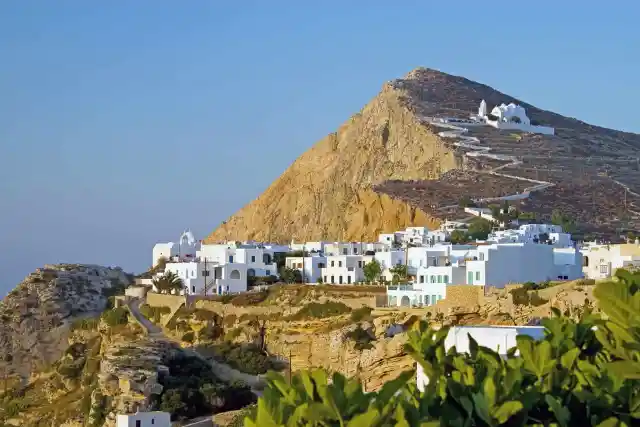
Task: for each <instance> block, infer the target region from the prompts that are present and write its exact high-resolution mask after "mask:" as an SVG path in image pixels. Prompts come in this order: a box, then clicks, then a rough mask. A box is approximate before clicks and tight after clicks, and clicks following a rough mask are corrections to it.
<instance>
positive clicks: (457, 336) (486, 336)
mask: <svg viewBox="0 0 640 427" xmlns="http://www.w3.org/2000/svg"><path fill="white" fill-rule="evenodd" d="M469 335H471V336H472V337H473V339H474V340H475V341H476V342H477V343H478V345H480V346H483V347H488V348H490V349H492V350H494V351H496V352H497V353H498V354H500V355H501V356H503V357H506V355H507V351H508V350H509V349H510V348H512V347H515V346H516V337H517V336H518V335H528V336H530V337H531V338H533V339H535V340H539V339H542V338H543V337H544V327H542V326H454V327H452V328H451V329H449V333H448V334H447V338H445V341H444V347H445V350H446V351H449V349H451V348H453V347H455V348H456V350H458V352H459V353H468V352H469ZM416 371H417V372H416V383H417V384H416V385H417V386H418V389H419V390H420V391H424V389H425V386H426V385H427V384H428V382H429V379H428V378H427V376H426V374H425V372H424V369H422V366H421V365H420V363H417V364H416Z"/></svg>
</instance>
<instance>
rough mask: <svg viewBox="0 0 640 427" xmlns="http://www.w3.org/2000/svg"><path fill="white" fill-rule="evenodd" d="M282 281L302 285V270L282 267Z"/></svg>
mask: <svg viewBox="0 0 640 427" xmlns="http://www.w3.org/2000/svg"><path fill="white" fill-rule="evenodd" d="M280 279H282V281H284V282H287V283H302V273H300V270H296V269H293V268H289V267H282V268H281V269H280Z"/></svg>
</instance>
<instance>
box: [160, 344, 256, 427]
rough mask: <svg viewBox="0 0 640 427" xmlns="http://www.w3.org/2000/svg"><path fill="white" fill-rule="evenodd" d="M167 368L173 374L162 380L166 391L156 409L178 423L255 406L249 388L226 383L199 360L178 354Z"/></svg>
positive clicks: (163, 376) (161, 378) (205, 363)
mask: <svg viewBox="0 0 640 427" xmlns="http://www.w3.org/2000/svg"><path fill="white" fill-rule="evenodd" d="M167 367H168V368H169V374H168V375H162V376H161V377H160V378H159V382H160V384H162V386H163V391H162V394H161V395H160V396H159V398H156V399H157V400H156V401H155V402H154V403H155V405H154V406H155V407H156V408H158V409H160V410H162V411H167V412H170V413H171V414H172V418H174V419H180V420H182V419H191V418H196V417H199V416H202V415H210V414H212V413H217V412H223V411H232V410H236V409H240V408H242V407H244V406H247V405H248V404H251V403H253V402H255V397H254V396H253V394H252V393H251V391H250V390H249V389H248V388H247V387H245V386H241V385H227V384H224V383H222V382H221V381H220V380H219V379H218V378H217V377H216V376H215V375H214V374H213V372H212V371H211V367H210V366H209V364H208V363H207V362H205V361H203V360H201V359H199V358H197V357H192V356H189V355H187V354H185V353H182V352H178V353H176V354H175V355H174V356H173V357H172V358H171V359H170V360H169V361H167Z"/></svg>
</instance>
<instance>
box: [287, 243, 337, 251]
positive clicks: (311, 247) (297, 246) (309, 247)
mask: <svg viewBox="0 0 640 427" xmlns="http://www.w3.org/2000/svg"><path fill="white" fill-rule="evenodd" d="M327 243H328V242H305V243H295V242H294V241H291V244H290V245H289V247H290V248H291V251H292V252H294V251H295V252H297V251H302V250H304V251H306V252H324V246H325V245H326V244H327Z"/></svg>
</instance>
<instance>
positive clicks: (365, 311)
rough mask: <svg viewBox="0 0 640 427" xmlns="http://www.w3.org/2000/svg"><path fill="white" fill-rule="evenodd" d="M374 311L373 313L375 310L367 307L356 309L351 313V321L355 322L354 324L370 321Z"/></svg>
mask: <svg viewBox="0 0 640 427" xmlns="http://www.w3.org/2000/svg"><path fill="white" fill-rule="evenodd" d="M372 311H373V308H371V307H368V306H366V305H365V306H364V307H360V308H356V309H355V310H353V311H352V312H351V320H353V321H354V322H361V321H363V320H368V319H370V318H371V312H372Z"/></svg>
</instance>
